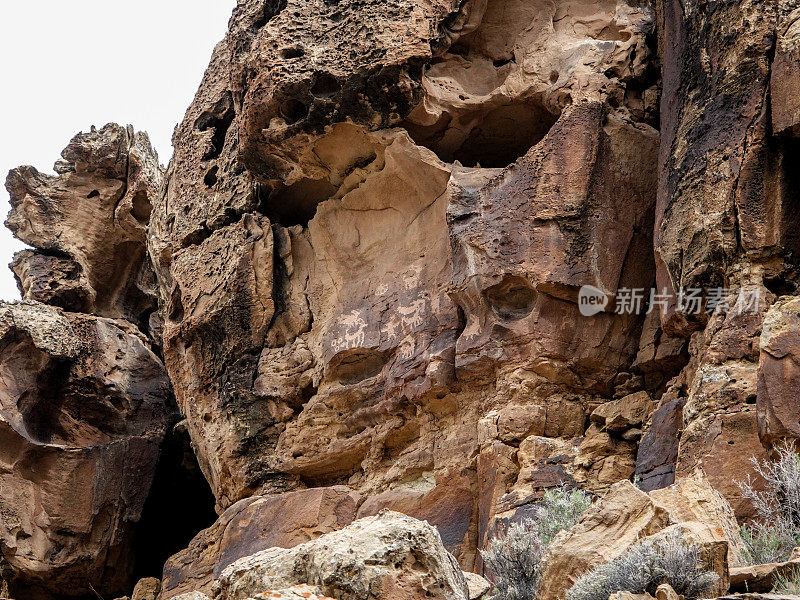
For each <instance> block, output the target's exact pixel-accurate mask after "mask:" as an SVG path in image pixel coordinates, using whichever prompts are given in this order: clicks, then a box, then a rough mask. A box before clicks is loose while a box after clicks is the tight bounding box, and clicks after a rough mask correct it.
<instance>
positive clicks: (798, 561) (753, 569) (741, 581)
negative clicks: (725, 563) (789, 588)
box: [730, 558, 800, 592]
mask: <svg viewBox="0 0 800 600" xmlns="http://www.w3.org/2000/svg"><path fill="white" fill-rule="evenodd" d="M798 569H800V558H792V559H790V560H788V561H785V562H781V563H768V564H763V565H747V566H740V567H731V587H730V591H731V592H769V591H770V590H772V588H773V586H774V584H775V580H776V578H777V577H779V576H782V577H786V578H791V577H792V576H793V575H794V573H795V572H796V571H797V570H798Z"/></svg>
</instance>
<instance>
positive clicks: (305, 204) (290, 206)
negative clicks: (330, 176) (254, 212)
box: [258, 179, 336, 227]
mask: <svg viewBox="0 0 800 600" xmlns="http://www.w3.org/2000/svg"><path fill="white" fill-rule="evenodd" d="M335 193H336V188H335V187H334V186H333V185H332V184H331V183H330V182H329V181H327V180H322V179H320V180H317V179H301V180H300V181H298V182H297V183H293V184H292V185H290V186H281V187H279V188H277V189H275V190H272V191H270V190H269V188H267V187H262V186H259V188H258V196H259V206H260V211H261V213H262V214H264V215H266V216H267V217H269V220H270V221H272V222H273V223H278V224H279V225H281V226H283V227H291V226H293V225H302V226H303V227H307V226H308V223H309V221H311V219H313V218H314V216H315V215H316V214H317V206H319V204H320V202H323V201H325V200H327V199H328V198H330V197H331V196H333V194H335Z"/></svg>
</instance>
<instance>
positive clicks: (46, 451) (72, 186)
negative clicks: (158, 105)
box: [0, 124, 177, 600]
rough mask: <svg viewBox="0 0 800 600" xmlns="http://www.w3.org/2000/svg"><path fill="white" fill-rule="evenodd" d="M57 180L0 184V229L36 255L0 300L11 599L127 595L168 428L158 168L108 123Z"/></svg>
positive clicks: (143, 147) (29, 170)
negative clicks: (1, 204)
mask: <svg viewBox="0 0 800 600" xmlns="http://www.w3.org/2000/svg"><path fill="white" fill-rule="evenodd" d="M55 171H56V173H57V174H58V175H57V176H52V175H46V174H43V173H40V172H39V171H37V170H36V169H34V168H33V167H20V168H18V169H15V170H13V171H12V172H11V173H10V174H9V176H8V180H7V182H6V187H7V189H8V191H9V194H10V197H11V206H12V209H11V212H10V214H9V217H8V220H7V222H6V224H7V226H8V227H9V228H10V229H11V230H12V231H13V232H14V234H15V235H16V236H17V237H18V238H19V239H21V240H22V241H24V242H26V243H28V244H31V245H32V246H34V249H33V250H24V251H22V252H20V253H19V254H17V256H16V257H15V259H14V262H13V264H12V265H11V267H12V269H13V271H14V273H15V275H16V276H17V281H18V283H19V287H20V290H21V292H22V295H23V298H24V299H25V301H24V302H22V303H13V304H0V345H1V346H2V350H1V351H0V357H1V358H0V491H1V492H2V493H0V515H1V516H2V518H1V519H0V556H2V559H0V562H2V564H3V573H2V579H3V580H5V583H6V584H7V587H8V589H7V592H8V593H9V594H10V595H11V597H13V598H16V600H28V599H30V600H40V599H49V598H53V597H55V598H64V597H80V596H85V595H87V594H92V593H100V594H106V595H111V594H114V593H117V592H120V591H123V590H127V591H130V587H129V586H131V587H132V584H133V581H132V580H131V578H132V577H133V575H134V572H135V569H136V565H137V559H138V557H137V556H136V555H135V539H136V529H137V523H138V522H139V521H140V519H141V518H142V515H143V512H144V508H145V504H146V501H147V499H148V494H149V492H150V489H151V484H152V483H153V480H154V476H155V473H156V467H157V464H158V462H159V458H160V454H161V444H162V441H163V440H164V437H165V435H166V433H167V431H168V430H169V428H170V427H171V425H172V424H173V423H174V422H175V421H176V417H177V410H176V407H175V406H174V400H173V394H172V388H171V385H170V381H169V378H168V376H167V372H166V369H165V368H164V365H163V363H162V361H161V359H160V357H159V347H160V344H161V339H160V335H161V333H160V317H159V316H158V313H157V297H156V294H155V287H154V286H155V276H154V272H153V269H152V268H151V267H150V262H149V260H148V254H147V244H146V241H147V225H148V223H149V219H150V211H151V208H152V204H153V203H154V202H155V200H156V197H157V196H158V195H159V194H160V193H161V186H162V175H163V172H162V168H161V167H160V165H159V164H158V157H157V156H156V154H155V152H154V151H153V150H152V148H151V146H150V142H149V140H148V138H147V135H146V134H143V133H134V130H133V128H132V127H128V128H124V127H120V126H119V125H113V124H112V125H107V126H106V127H104V128H103V129H101V130H96V129H94V128H93V129H92V131H91V132H89V133H82V134H79V135H77V136H75V138H73V140H72V141H71V142H70V144H69V145H68V146H67V148H66V149H65V150H64V152H63V153H62V159H61V160H59V161H58V162H57V163H56V165H55ZM93 590H94V591H93ZM156 593H158V592H156ZM151 595H153V594H151Z"/></svg>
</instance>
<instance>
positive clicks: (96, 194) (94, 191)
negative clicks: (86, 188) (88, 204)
mask: <svg viewBox="0 0 800 600" xmlns="http://www.w3.org/2000/svg"><path fill="white" fill-rule="evenodd" d="M99 195H100V192H99V191H98V190H92V191H91V192H89V195H88V196H86V197H87V198H97V197H98V196H99Z"/></svg>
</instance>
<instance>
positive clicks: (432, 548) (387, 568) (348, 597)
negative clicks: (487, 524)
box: [217, 511, 469, 600]
mask: <svg viewBox="0 0 800 600" xmlns="http://www.w3.org/2000/svg"><path fill="white" fill-rule="evenodd" d="M303 583H305V584H309V585H315V586H319V587H320V588H321V589H322V591H323V592H324V593H325V594H327V595H329V596H333V597H336V598H337V599H338V600H393V599H395V598H404V599H408V600H416V599H419V600H422V599H426V600H427V599H430V600H468V598H469V588H468V585H467V581H466V579H465V578H464V574H463V573H462V571H461V569H460V568H459V567H458V563H457V562H456V560H455V558H453V556H451V555H450V554H449V553H448V552H447V551H446V550H445V548H444V545H443V544H442V540H441V537H440V536H439V533H438V532H437V531H436V529H435V528H434V527H432V526H431V525H429V524H428V523H426V522H423V521H418V520H416V519H412V518H410V517H407V516H405V515H402V514H400V513H395V512H391V511H382V512H381V513H380V514H379V515H377V516H374V517H367V518H365V519H361V520H359V521H356V522H355V523H353V524H352V525H350V526H348V527H345V528H344V529H342V530H341V531H337V532H334V533H329V534H326V535H323V536H322V537H320V538H318V539H316V540H313V541H311V542H307V543H305V544H301V545H300V546H297V547H295V548H292V549H284V548H270V549H268V550H264V551H262V552H258V553H257V554H254V555H252V556H248V557H246V558H243V559H240V560H238V561H236V562H235V563H233V564H232V565H230V566H229V567H228V568H227V569H225V570H224V571H223V572H222V575H221V576H220V578H219V593H218V595H217V597H218V598H219V600H244V599H246V598H249V597H252V596H254V595H255V594H258V593H261V592H263V591H264V590H275V589H284V588H290V587H292V586H295V585H298V584H303Z"/></svg>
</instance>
